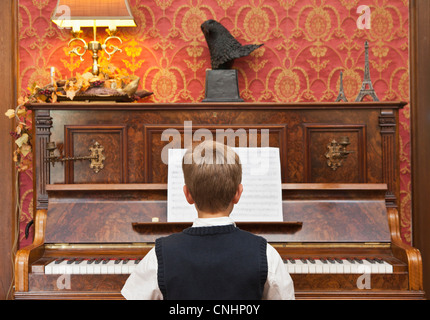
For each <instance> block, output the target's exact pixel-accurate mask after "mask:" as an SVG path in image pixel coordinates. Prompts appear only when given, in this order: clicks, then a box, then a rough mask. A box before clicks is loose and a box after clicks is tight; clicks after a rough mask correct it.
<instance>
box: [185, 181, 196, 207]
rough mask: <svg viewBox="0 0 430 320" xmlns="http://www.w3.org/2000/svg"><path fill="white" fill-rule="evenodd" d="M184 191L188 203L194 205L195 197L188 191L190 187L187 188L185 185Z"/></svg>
mask: <svg viewBox="0 0 430 320" xmlns="http://www.w3.org/2000/svg"><path fill="white" fill-rule="evenodd" d="M183 190H184V194H185V199H187V202H188V203H189V204H194V199H193V197H192V196H191V193H190V190H188V187H187V186H186V185H184V188H183Z"/></svg>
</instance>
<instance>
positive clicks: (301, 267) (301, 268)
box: [295, 259, 309, 273]
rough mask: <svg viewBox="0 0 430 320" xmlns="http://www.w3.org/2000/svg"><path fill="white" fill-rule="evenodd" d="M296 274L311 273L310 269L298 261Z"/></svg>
mask: <svg viewBox="0 0 430 320" xmlns="http://www.w3.org/2000/svg"><path fill="white" fill-rule="evenodd" d="M295 268H296V273H309V267H308V265H307V264H306V263H303V262H302V260H300V259H296V267H295Z"/></svg>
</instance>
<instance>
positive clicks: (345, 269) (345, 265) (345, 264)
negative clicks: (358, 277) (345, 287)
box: [342, 259, 351, 274]
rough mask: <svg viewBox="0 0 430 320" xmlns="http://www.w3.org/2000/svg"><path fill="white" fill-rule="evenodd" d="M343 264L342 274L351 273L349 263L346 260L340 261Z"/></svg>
mask: <svg viewBox="0 0 430 320" xmlns="http://www.w3.org/2000/svg"><path fill="white" fill-rule="evenodd" d="M342 262H343V273H348V274H349V273H351V262H349V261H348V260H346V259H343V260H342Z"/></svg>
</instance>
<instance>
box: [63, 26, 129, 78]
mask: <svg viewBox="0 0 430 320" xmlns="http://www.w3.org/2000/svg"><path fill="white" fill-rule="evenodd" d="M93 29H94V31H93V32H94V41H90V42H88V43H87V42H86V41H85V40H83V39H82V38H79V33H75V34H74V38H73V39H72V40H70V41H69V44H68V46H69V47H70V44H71V43H73V42H75V41H79V42H81V43H82V44H83V46H82V47H79V46H77V47H74V48H72V49H71V50H70V51H69V54H71V53H74V54H76V55H77V56H79V58H80V59H81V61H84V58H83V56H84V55H85V53H86V52H87V50H90V51H91V52H92V58H93V67H92V73H93V75H95V76H97V75H98V74H99V72H100V70H99V62H98V61H99V53H98V52H99V51H101V50H104V52H106V54H107V55H108V59H107V60H110V59H111V58H112V55H114V54H115V53H116V52H117V51H120V52H122V49H120V48H118V47H117V46H114V45H109V46H108V42H109V41H110V40H114V39H116V40H118V41H119V42H120V43H121V44H122V40H121V38H119V37H117V36H116V35H115V32H114V31H112V30H109V29H108V33H109V37H107V38H106V40H105V41H104V43H103V44H101V43H100V42H99V41H97V40H96V27H95V26H94V27H93ZM108 48H109V49H112V50H111V51H109V50H108ZM80 50H82V51H80Z"/></svg>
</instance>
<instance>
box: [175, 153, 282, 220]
mask: <svg viewBox="0 0 430 320" xmlns="http://www.w3.org/2000/svg"><path fill="white" fill-rule="evenodd" d="M233 149H234V150H235V151H236V153H237V154H238V155H239V157H240V160H241V163H242V185H243V193H242V196H241V198H240V200H239V203H238V204H237V205H235V207H234V209H233V212H232V213H231V215H230V217H231V218H232V219H233V220H235V221H257V222H258V221H283V214H282V188H281V163H280V155H279V149H278V148H233ZM185 151H186V150H185V149H170V150H169V162H168V163H169V166H168V191H167V199H168V208H167V221H168V222H192V221H194V219H195V218H197V211H196V209H195V207H194V205H190V204H189V203H188V202H187V200H186V199H185V195H184V192H183V186H184V177H183V173H182V157H183V155H184V153H185Z"/></svg>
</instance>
